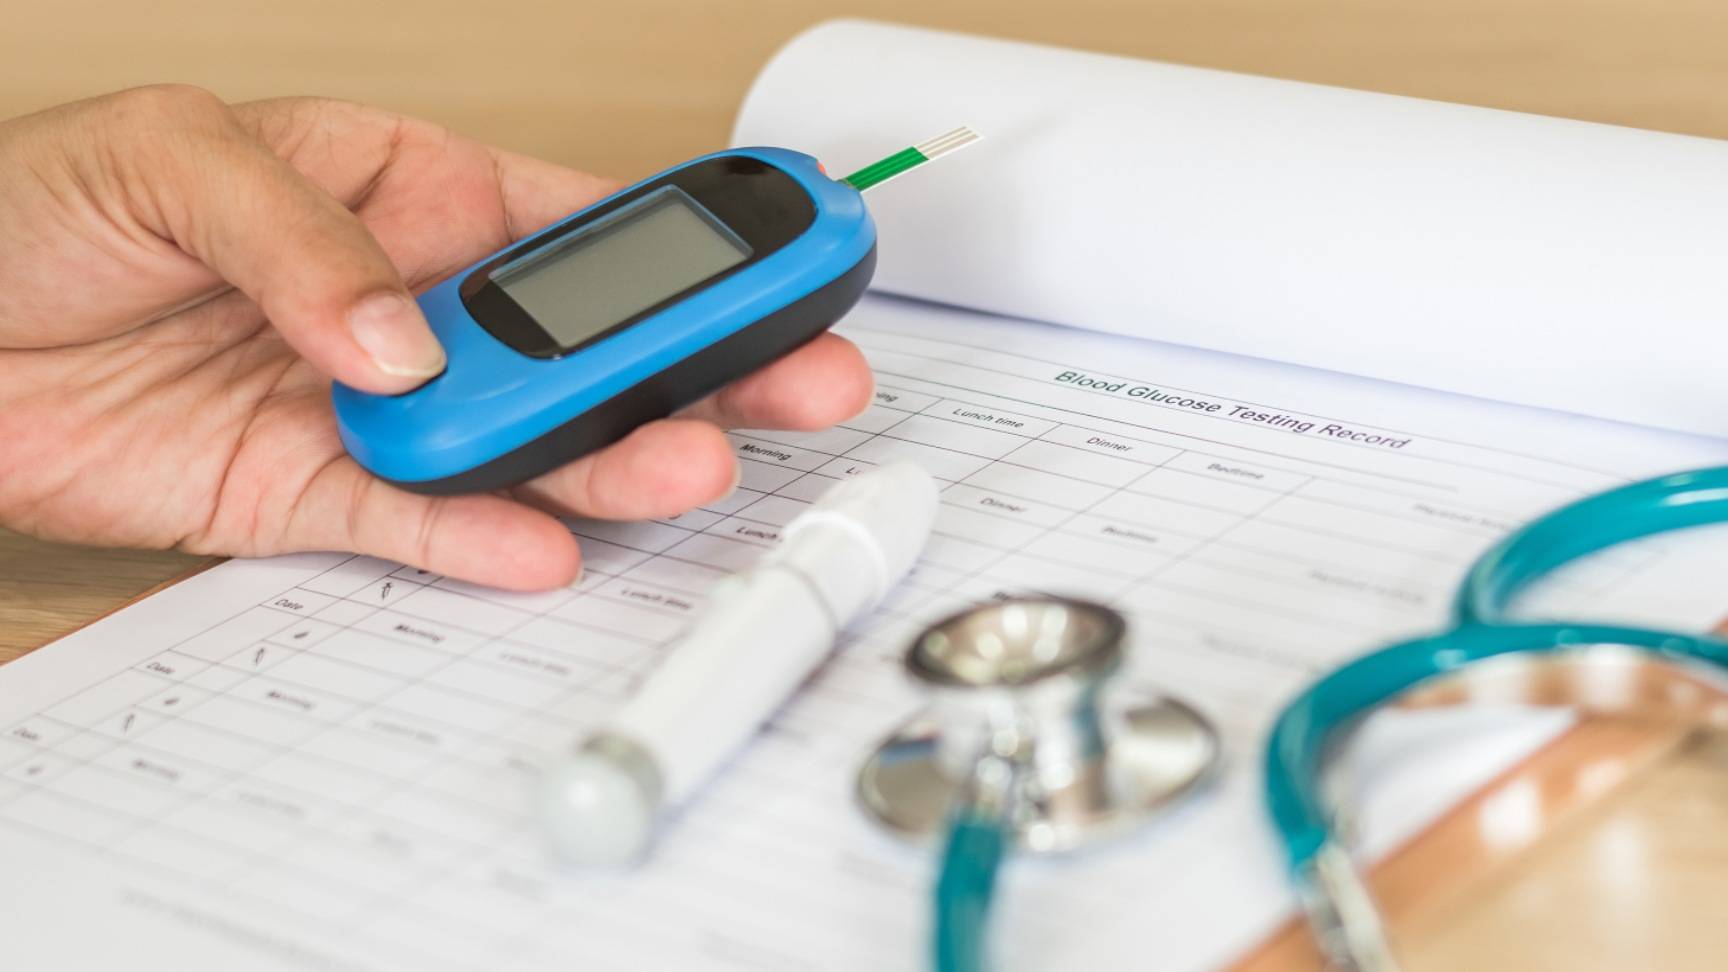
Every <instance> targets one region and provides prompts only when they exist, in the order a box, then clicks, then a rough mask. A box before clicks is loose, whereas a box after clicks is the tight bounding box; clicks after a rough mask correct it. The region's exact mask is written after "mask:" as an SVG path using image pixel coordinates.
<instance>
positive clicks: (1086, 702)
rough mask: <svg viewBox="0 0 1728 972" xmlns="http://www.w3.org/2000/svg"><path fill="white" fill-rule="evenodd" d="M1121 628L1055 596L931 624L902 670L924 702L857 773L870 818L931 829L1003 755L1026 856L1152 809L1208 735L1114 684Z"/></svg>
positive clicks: (1092, 835)
mask: <svg viewBox="0 0 1728 972" xmlns="http://www.w3.org/2000/svg"><path fill="white" fill-rule="evenodd" d="M1125 633H1126V625H1125V623H1124V622H1123V619H1122V616H1121V615H1120V614H1118V613H1116V612H1115V611H1112V610H1111V609H1109V608H1106V607H1103V606H1101V605H1097V604H1090V603H1087V602H1083V601H1074V600H1068V599H1064V598H1029V599H1017V600H1010V601H1003V602H999V603H996V604H991V605H988V606H985V607H980V608H976V609H973V610H970V611H965V612H962V613H960V614H957V615H954V616H953V617H950V618H948V619H946V620H944V621H941V622H939V623H937V624H935V625H933V626H932V627H930V628H929V629H928V630H926V631H925V632H924V633H923V634H922V635H920V636H919V637H918V639H917V640H916V641H915V642H913V644H912V647H911V649H910V650H909V651H908V652H907V655H906V669H907V671H908V672H909V673H910V674H911V675H912V677H913V678H915V679H917V680H918V681H919V682H921V683H923V684H924V685H925V686H926V687H928V688H929V689H930V690H931V691H932V695H933V698H932V700H931V704H930V705H929V706H928V707H927V708H926V709H924V710H923V711H922V712H920V713H918V714H917V715H916V716H914V717H913V718H912V719H911V720H909V721H908V722H907V723H906V724H905V725H903V726H901V727H900V729H899V730H897V731H896V732H895V733H894V734H893V735H891V736H889V737H888V738H887V739H886V740H884V741H883V742H882V744H881V745H879V746H878V747H877V748H876V750H875V752H874V753H872V755H871V756H870V758H869V760H868V761H867V762H866V763H865V764H864V767H863V768H862V769H861V770H860V772H859V776H858V798H859V800H860V802H862V803H863V805H864V809H865V810H866V812H868V813H869V814H870V816H871V817H873V818H875V820H877V821H878V822H879V823H881V824H882V825H883V826H885V827H887V828H888V829H889V830H890V831H892V832H894V833H897V834H900V835H902V836H904V837H907V838H910V839H924V838H932V837H935V836H936V835H938V834H940V833H942V832H943V830H944V829H945V827H946V825H947V824H948V821H949V817H950V815H951V814H952V812H953V810H954V808H955V807H956V803H957V801H958V800H959V799H960V798H961V795H962V793H964V792H966V790H967V788H968V787H969V786H971V785H972V781H973V780H974V779H975V777H976V776H977V773H978V770H979V768H980V767H981V766H983V765H984V763H985V761H988V760H1011V761H1012V762H1013V764H1014V765H1015V766H1017V767H1018V772H1017V784H1016V785H1015V787H1014V792H1013V794H1012V796H1011V798H1010V801H1009V806H1008V808H1007V813H1008V816H1009V821H1010V824H1011V828H1012V830H1013V832H1014V834H1015V836H1016V838H1017V843H1018V846H1019V847H1020V848H1022V849H1024V850H1029V851H1033V852H1035V853H1046V852H1055V851H1064V850H1070V849H1072V848H1075V847H1080V846H1082V845H1085V844H1089V843H1092V842H1093V841H1096V840H1100V839H1103V838H1107V837H1110V836H1112V835H1115V834H1118V833H1121V832H1122V831H1123V830H1126V829H1128V828H1130V827H1132V826H1134V825H1136V824H1138V823H1141V822H1143V821H1145V820H1147V819H1149V818H1150V817H1152V816H1154V815H1155V814H1156V813H1157V812H1158V811H1159V810H1160V809H1161V808H1163V807H1165V806H1166V805H1167V804H1168V803H1169V802H1170V801H1172V800H1174V799H1175V798H1177V797H1179V796H1181V795H1182V794H1184V793H1186V792H1188V791H1189V790H1191V789H1192V788H1193V787H1194V786H1195V785H1196V784H1198V783H1199V782H1200V781H1201V780H1203V779H1204V778H1206V776H1207V775H1208V773H1209V771H1210V770H1211V769H1212V768H1213V767H1214V766H1215V765H1216V764H1217V762H1218V758H1219V743H1218V734H1217V731H1216V730H1215V729H1213V727H1212V725H1211V723H1209V722H1208V721H1207V720H1206V719H1205V718H1203V717H1202V716H1201V715H1200V714H1199V713H1198V712H1195V711H1194V710H1193V709H1191V708H1189V707H1188V706H1186V705H1184V704H1182V703H1181V702H1179V701H1177V700H1175V699H1172V698H1169V697H1166V696H1163V695H1158V694H1154V693H1146V692H1136V691H1134V690H1116V689H1115V687H1114V686H1112V685H1111V684H1110V679H1111V676H1113V675H1115V674H1116V673H1117V672H1118V671H1119V670H1120V668H1121V665H1122V660H1123V637H1124V635H1125Z"/></svg>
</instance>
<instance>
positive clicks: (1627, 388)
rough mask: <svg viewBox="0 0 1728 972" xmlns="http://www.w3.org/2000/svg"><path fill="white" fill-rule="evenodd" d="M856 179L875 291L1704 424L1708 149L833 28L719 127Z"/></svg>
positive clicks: (808, 37)
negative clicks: (923, 147) (862, 182)
mask: <svg viewBox="0 0 1728 972" xmlns="http://www.w3.org/2000/svg"><path fill="white" fill-rule="evenodd" d="M958 124H966V125H970V126H972V127H973V128H976V129H978V130H979V131H980V132H982V133H983V134H984V135H985V141H984V142H983V143H981V144H980V145H978V146H976V147H974V148H971V149H968V150H967V151H966V152H964V153H961V154H958V155H956V156H955V157H954V158H953V159H944V160H942V162H940V163H938V164H934V165H931V166H929V167H928V168H926V169H923V170H920V171H918V172H916V173H913V174H910V175H908V176H906V177H905V178H902V179H899V180H897V181H895V182H894V183H892V184H891V185H887V186H884V187H882V188H881V189H878V190H875V191H873V192H872V193H871V195H870V208H871V211H872V213H873V214H874V215H875V217H876V221H877V224H878V226H879V229H880V233H881V242H880V260H881V262H880V267H879V270H878V272H877V277H876V281H877V286H878V287H879V288H880V289H882V290H886V291H890V292H894V293H900V294H906V295H910V296H914V297H920V298H924V299H928V300H934V301H940V302H944V303H950V304H959V305H963V306H967V307H973V308H978V309H981V310H987V311H992V312H996V313H1001V314H1009V315H1014V316H1019V317H1029V318H1034V319H1039V320H1045V321H1051V322H1056V323H1061V324H1068V325H1073V326H1076V327H1083V328H1088V329H1094V330H1101V331H1113V332H1120V333H1124V334H1131V335H1136V336H1140V337H1146V338H1153V339H1157V340H1162V341H1170V342H1176V343H1180V344H1185V345H1192V346H1197V347H1202V348H1209V349H1214V350H1219V351H1226V352H1231V353H1236V354H1245V355H1253V356H1256V357H1262V358H1271V359H1275V360H1280V361H1288V362H1293V363H1297V364H1302V365H1309V366H1313V367H1317V368H1327V369H1332V370H1336V371H1344V372H1349V373H1352V374H1359V375H1367V376H1371V377H1375V378H1382V379H1386V380H1389V381H1396V382H1402V383H1406V384H1414V385H1421V386H1426V387H1431V388H1440V389H1445V390H1449V391H1454V392H1462V393H1465V394H1469V395H1477V396H1482V397H1485V398H1491V399H1497V400H1502V401H1510V402H1517V403H1521V404H1527V405H1535V406H1541V407H1545V408H1552V409H1559V410H1563V411H1569V412H1576V413H1581V414H1585V415H1594V416H1601V417H1606V418H1613V419H1620V420H1623V421H1628V422H1635V423H1642V424H1647V425H1654V426H1660V427H1665V428H1672V429H1679V430H1684V431H1690V432H1699V433H1705V434H1710V435H1718V436H1720V435H1728V380H1725V378H1728V142H1720V141H1715V140H1710V139H1702V138H1693V137H1688V136H1682V135H1669V134H1661V133H1656V132H1646V131H1638V130H1635V129H1628V128H1618V127H1613V126H1608V125H1597V124H1591V123H1587V122H1579V121H1567V120H1563V119H1556V118H1544V117H1538V116H1533V115H1523V114H1516V113H1512V112H1505V111H1496V110H1492V109H1487V108H1474V107H1468V106H1463V105H1452V104H1443V103H1439V102H1432V101H1422V100H1418V99H1412V98H1401V97H1395V96H1392V95H1382V94H1373V93H1368V92H1361V91H1350V90H1344V89H1339V88H1329V87H1322V86H1318V85H1310V84H1302V83H1298V82H1292V81H1279V80H1272V79H1267V78H1258V77H1249V76H1244V75H1237V74H1229V73H1224V72H1219V71H1209V70H1203V69H1199V68H1190V67H1179V66H1174V65H1168V64H1156V63H1151V62H1145V61H1136V60H1130V59H1126V58H1119V57H1108V56H1104V55H1098V54H1087V53H1082V52H1077V51H1070V50H1059V49H1054V48H1047V47H1038V46H1033V45H1027V44H1018V43H1010V42H1004V41H995V40H985V39H981V38H976V37H968V36H963V35H956V34H948V33H939V32H934V31H927V30H918V29H911V28H903V27H893V26H887V25H882V24H873V23H867V22H858V21H843V22H838V23H832V24H827V25H823V26H821V27H818V28H816V29H814V30H812V31H810V32H808V33H806V34H804V35H802V36H800V37H799V38H797V39H796V40H794V41H793V42H792V43H791V44H790V45H788V46H787V47H786V48H785V49H784V50H782V51H781V52H780V53H779V54H778V55H777V56H776V57H775V58H774V60H773V61H772V62H771V63H770V64H769V65H768V66H767V67H766V68H765V69H764V70H763V72H762V74H761V76H760V77H759V78H758V80H757V82H756V85H755V87H754V89H753V90H752V91H751V93H750V96H749V98H748V99H747V100H746V102H745V104H744V108H743V111H742V113H741V115H740V118H739V120H738V125H737V128H736V131H735V136H734V137H735V140H736V141H737V142H738V143H740V144H774V145H784V146H788V147H792V148H799V149H802V150H804V151H808V152H810V153H812V154H814V155H817V156H818V157H820V158H821V159H823V161H824V162H825V163H826V164H827V166H828V168H829V170H830V171H831V172H834V173H835V174H837V175H838V174H841V173H844V172H846V171H849V170H850V169H851V168H853V167H856V166H858V165H862V164H864V163H866V162H869V161H871V160H873V159H875V158H877V157H879V156H881V155H883V154H886V153H887V152H889V151H891V150H893V149H895V148H897V147H899V146H902V145H906V144H910V143H912V142H915V141H917V140H918V139H920V138H923V137H925V136H926V135H929V134H931V133H934V132H940V131H946V130H947V129H949V128H952V127H953V126H955V125H958Z"/></svg>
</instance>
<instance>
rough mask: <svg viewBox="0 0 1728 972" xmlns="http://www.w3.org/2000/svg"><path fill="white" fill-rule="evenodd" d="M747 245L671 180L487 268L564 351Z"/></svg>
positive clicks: (706, 274)
mask: <svg viewBox="0 0 1728 972" xmlns="http://www.w3.org/2000/svg"><path fill="white" fill-rule="evenodd" d="M750 252H751V251H750V246H749V245H748V244H746V243H745V242H744V241H743V240H742V239H739V237H738V234H736V233H734V232H732V231H731V230H730V229H728V228H727V227H726V226H725V225H724V224H722V223H721V222H720V221H719V220H718V219H716V218H715V217H714V215H713V214H711V213H709V212H708V211H707V210H706V209H704V208H703V207H702V206H701V205H700V204H698V203H697V202H696V201H695V200H694V199H691V198H690V197H689V196H688V195H686V194H685V193H684V192H683V191H682V190H680V189H678V188H677V187H675V186H667V187H665V188H662V189H659V190H656V191H654V192H651V193H649V194H648V195H646V196H643V197H642V198H641V199H638V200H636V201H635V202H633V203H631V204H629V205H627V206H625V207H623V208H621V209H619V210H617V211H615V212H612V213H609V214H607V215H606V216H605V217H604V218H602V219H600V220H598V221H596V222H595V223H594V225H592V226H589V227H586V228H584V229H582V230H579V231H577V232H575V233H571V234H569V235H567V236H564V237H561V238H559V239H558V240H557V241H556V242H554V243H552V244H551V245H549V246H546V247H544V248H542V249H539V250H535V251H534V252H532V253H527V254H524V255H523V256H521V257H519V258H518V259H516V260H514V261H512V262H511V263H508V264H506V265H504V266H502V267H499V268H498V269H497V270H495V271H494V272H493V273H492V275H491V279H492V283H494V284H496V285H497V286H498V287H499V289H501V290H502V291H503V292H504V293H505V295H507V296H508V297H509V298H510V299H511V300H512V301H514V302H515V303H516V305H517V306H519V307H521V308H522V310H523V311H526V312H527V313H528V315H529V316H531V317H532V318H534V321H535V323H537V324H539V325H540V326H541V327H542V328H544V329H545V330H546V333H547V334H548V335H550V336H551V338H552V339H553V340H554V341H556V342H557V343H558V344H559V345H561V346H562V347H563V348H564V349H565V350H567V351H568V350H570V349H573V348H575V347H577V346H578V345H581V344H583V343H585V342H587V341H589V340H591V339H593V338H594V337H596V336H598V335H600V334H602V333H604V332H606V331H607V330H609V329H611V328H613V327H615V326H617V325H618V324H621V323H623V322H625V321H627V320H629V319H630V318H632V317H635V316H636V315H638V314H640V313H642V312H643V311H646V310H648V309H649V308H651V307H653V306H655V305H656V304H659V303H661V302H663V301H666V300H668V299H670V298H672V297H675V296H677V295H678V294H680V293H682V292H684V291H685V290H688V289H690V288H691V287H694V286H696V285H697V284H700V283H702V282H703V281H705V280H707V279H709V278H710V277H713V276H715V275H716V274H719V273H721V272H723V271H725V270H729V269H731V268H732V267H735V266H737V265H738V264H740V263H743V262H744V261H745V260H746V259H748V258H749V256H750Z"/></svg>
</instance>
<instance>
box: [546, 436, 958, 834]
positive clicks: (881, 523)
mask: <svg viewBox="0 0 1728 972" xmlns="http://www.w3.org/2000/svg"><path fill="white" fill-rule="evenodd" d="M936 505H937V492H936V485H935V482H934V480H932V479H931V478H930V475H929V474H928V473H926V472H925V471H924V470H923V469H921V468H919V467H918V466H915V465H913V464H911V463H905V462H900V463H892V464H889V465H885V466H881V467H878V468H876V469H873V470H870V471H869V472H864V473H860V474H859V475H857V476H854V477H852V478H850V479H847V480H843V481H842V482H840V483H838V484H837V485H835V486H834V487H833V488H832V489H830V490H829V491H828V493H827V494H825V495H824V496H823V497H822V498H821V499H820V500H818V501H817V502H816V503H815V504H814V505H813V506H811V508H810V509H808V510H806V511H804V512H803V513H802V514H800V515H799V516H797V517H796V518H794V519H793V520H792V522H791V523H790V524H788V525H787V527H786V529H785V530H784V531H783V533H782V539H781V542H780V544H779V546H777V547H775V548H774V549H773V550H771V551H769V552H768V553H767V555H765V556H764V557H763V559H762V560H761V562H759V563H758V564H756V565H755V566H754V567H751V568H750V569H748V570H745V571H743V572H741V573H739V574H736V575H733V576H732V577H728V578H726V579H725V580H723V581H721V582H720V583H719V584H717V585H715V587H714V588H713V590H712V591H711V592H710V594H709V598H708V601H707V603H706V604H705V606H704V607H703V608H702V610H701V611H700V612H698V614H697V616H696V617H695V618H694V619H693V620H692V622H691V624H690V627H689V629H688V630H687V631H686V632H685V633H684V634H683V635H682V636H681V637H680V638H679V640H678V641H677V642H676V643H675V644H674V645H673V647H672V648H671V650H670V651H669V652H668V653H667V656H666V658H665V660H664V661H663V662H662V664H661V665H660V667H659V668H658V669H656V670H655V671H654V672H652V673H651V674H650V676H649V678H648V680H647V682H646V683H645V684H644V685H643V687H642V689H641V690H640V691H639V692H638V693H637V694H636V695H635V696H634V697H632V698H631V699H630V700H629V701H628V702H626V703H625V705H624V707H623V708H622V709H620V710H619V711H618V712H617V713H616V714H614V715H613V716H612V717H611V718H610V719H609V720H607V722H606V723H605V724H604V725H602V726H601V727H599V728H598V729H597V730H595V731H594V732H592V733H590V734H589V735H587V736H586V737H584V738H583V739H581V740H578V741H577V743H576V745H575V746H574V747H573V748H572V749H571V750H570V752H568V753H567V754H566V755H565V756H564V757H562V758H561V759H559V760H558V761H556V762H555V763H554V764H553V765H552V766H551V767H549V768H548V770H547V772H546V775H545V778H544V780H543V783H542V788H541V792H540V813H541V817H542V819H543V821H544V824H545V828H546V833H547V835H548V837H549V839H550V840H551V843H552V845H553V848H554V849H555V850H556V851H557V852H558V854H559V855H560V856H561V857H563V858H564V859H565V860H567V861H569V862H571V863H573V864H577V865H582V866H619V865H623V864H627V863H630V862H631V861H634V860H636V859H638V858H640V857H641V856H642V854H643V852H644V851H645V850H646V849H647V847H648V846H649V844H650V843H651V841H652V839H653V836H654V831H655V827H656V824H657V822H658V820H659V818H660V816H661V815H662V814H663V813H664V811H665V810H667V809H668V808H671V807H675V806H679V805H681V804H683V803H685V802H686V801H687V800H689V799H690V797H691V796H692V795H693V794H694V793H695V791H696V790H697V789H698V788H700V787H701V786H702V784H703V783H705V782H707V780H708V779H709V778H710V777H711V776H713V774H714V773H715V772H716V771H717V770H718V769H719V768H720V766H721V765H722V764H723V763H724V762H725V761H726V760H727V759H728V758H730V757H731V756H732V754H733V753H735V752H736V751H737V750H738V749H740V748H742V747H743V746H744V745H745V744H746V743H747V742H748V741H749V739H750V738H751V737H752V736H753V735H754V734H755V733H756V731H757V730H758V729H759V728H760V727H761V726H762V724H763V723H764V722H766V721H767V720H768V718H769V717H770V716H772V715H773V714H774V712H775V711H777V710H778V709H779V708H780V706H781V705H782V704H784V703H785V701H786V700H787V699H788V698H790V697H791V695H792V694H793V692H795V691H796V690H797V688H798V686H799V685H801V684H802V683H803V682H804V681H805V679H807V678H808V677H809V676H810V674H811V673H812V672H813V671H814V670H815V669H816V667H817V666H818V665H820V664H821V663H822V661H823V660H824V659H825V658H827V656H828V653H829V651H830V650H831V649H832V647H833V645H834V642H835V639H836V638H837V637H838V635H839V633H840V631H841V630H842V629H844V628H845V627H846V625H847V624H849V623H850V622H851V621H852V620H853V619H855V618H857V617H858V616H860V615H861V614H863V613H864V612H865V611H867V610H869V609H870V608H871V607H874V606H875V604H876V602H877V601H879V600H880V599H881V598H882V596H883V595H884V594H885V593H887V591H888V589H889V588H890V587H892V586H893V585H894V584H895V583H897V582H898V581H899V580H900V578H901V577H903V576H904V575H905V574H906V572H907V571H908V570H910V569H911V567H912V564H913V563H914V562H915V561H916V560H917V557H918V553H919V551H921V550H922V549H923V547H924V543H925V541H926V539H928V537H929V535H930V528H931V525H932V524H933V522H934V521H935V517H936Z"/></svg>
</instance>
